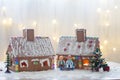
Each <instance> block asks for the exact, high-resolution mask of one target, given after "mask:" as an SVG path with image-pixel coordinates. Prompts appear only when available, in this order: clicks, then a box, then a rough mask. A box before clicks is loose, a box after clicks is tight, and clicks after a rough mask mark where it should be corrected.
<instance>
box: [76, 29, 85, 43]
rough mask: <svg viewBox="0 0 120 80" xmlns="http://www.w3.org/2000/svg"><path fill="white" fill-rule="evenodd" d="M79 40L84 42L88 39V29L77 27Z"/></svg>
mask: <svg viewBox="0 0 120 80" xmlns="http://www.w3.org/2000/svg"><path fill="white" fill-rule="evenodd" d="M76 35H77V41H78V42H84V41H85V40H86V29H76Z"/></svg>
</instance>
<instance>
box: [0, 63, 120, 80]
mask: <svg viewBox="0 0 120 80" xmlns="http://www.w3.org/2000/svg"><path fill="white" fill-rule="evenodd" d="M108 65H109V66H110V68H111V70H110V72H103V71H102V69H101V70H100V72H92V71H91V70H73V71H60V70H58V69H57V70H48V71H38V72H12V73H11V74H6V73H4V72H5V68H4V63H2V62H1V63H0V68H1V69H3V71H0V80H88V79H89V80H93V79H102V80H103V79H120V64H118V63H115V62H108Z"/></svg>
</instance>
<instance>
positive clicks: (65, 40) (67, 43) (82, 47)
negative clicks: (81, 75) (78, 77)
mask: <svg viewBox="0 0 120 80" xmlns="http://www.w3.org/2000/svg"><path fill="white" fill-rule="evenodd" d="M96 48H99V39H98V37H86V29H76V36H62V37H60V39H59V44H58V48H57V55H58V57H59V56H64V60H65V61H66V57H67V56H68V55H71V56H72V60H73V62H74V65H75V68H76V69H90V68H91V66H90V58H91V57H92V56H95V54H94V51H95V50H96Z"/></svg>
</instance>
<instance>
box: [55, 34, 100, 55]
mask: <svg viewBox="0 0 120 80" xmlns="http://www.w3.org/2000/svg"><path fill="white" fill-rule="evenodd" d="M96 40H98V38H96V37H87V38H86V41H85V42H77V39H76V37H71V36H70V37H69V36H62V37H61V38H60V40H59V44H58V48H57V54H70V55H87V54H91V53H93V52H94V50H95V46H96Z"/></svg>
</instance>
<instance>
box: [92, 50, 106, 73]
mask: <svg viewBox="0 0 120 80" xmlns="http://www.w3.org/2000/svg"><path fill="white" fill-rule="evenodd" d="M93 53H94V54H95V57H92V58H91V59H90V62H91V69H92V71H93V70H95V71H99V68H101V67H103V68H104V67H105V66H107V64H106V63H105V64H103V62H105V59H104V58H101V56H102V53H101V51H100V49H99V48H96V50H95V52H93Z"/></svg>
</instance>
